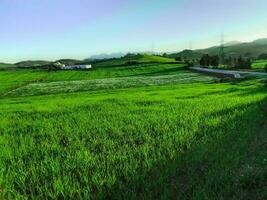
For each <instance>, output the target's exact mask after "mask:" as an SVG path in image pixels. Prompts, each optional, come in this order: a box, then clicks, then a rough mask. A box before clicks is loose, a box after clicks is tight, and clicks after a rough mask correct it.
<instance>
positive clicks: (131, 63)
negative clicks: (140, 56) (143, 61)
mask: <svg viewBox="0 0 267 200" xmlns="http://www.w3.org/2000/svg"><path fill="white" fill-rule="evenodd" d="M125 64H126V65H137V64H138V62H137V61H134V60H131V61H127V62H126V63H125Z"/></svg>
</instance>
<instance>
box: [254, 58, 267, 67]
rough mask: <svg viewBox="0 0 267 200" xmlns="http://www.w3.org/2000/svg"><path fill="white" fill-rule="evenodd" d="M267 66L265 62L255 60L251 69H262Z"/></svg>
mask: <svg viewBox="0 0 267 200" xmlns="http://www.w3.org/2000/svg"><path fill="white" fill-rule="evenodd" d="M265 66H267V60H256V61H254V62H253V63H252V68H253V69H264V68H265Z"/></svg>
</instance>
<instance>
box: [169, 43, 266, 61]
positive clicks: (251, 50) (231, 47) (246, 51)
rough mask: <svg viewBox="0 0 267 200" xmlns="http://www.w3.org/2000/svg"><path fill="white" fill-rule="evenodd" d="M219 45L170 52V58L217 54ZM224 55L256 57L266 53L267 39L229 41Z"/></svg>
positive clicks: (197, 57)
mask: <svg viewBox="0 0 267 200" xmlns="http://www.w3.org/2000/svg"><path fill="white" fill-rule="evenodd" d="M219 51H220V46H214V47H210V48H206V49H198V50H184V51H182V52H179V53H174V54H170V55H169V57H170V58H175V57H186V58H190V59H199V58H201V56H202V55H203V54H210V55H218V53H219ZM224 52H225V55H226V56H227V57H228V56H233V57H237V56H240V55H241V56H244V57H247V58H257V57H258V56H259V55H261V54H263V53H267V39H258V40H255V41H253V42H246V43H244V42H243V43H240V42H231V43H230V44H228V43H227V44H226V45H225V47H224Z"/></svg>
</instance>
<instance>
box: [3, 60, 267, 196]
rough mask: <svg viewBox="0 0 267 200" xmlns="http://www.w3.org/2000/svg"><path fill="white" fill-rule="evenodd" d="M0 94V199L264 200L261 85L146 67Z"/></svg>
mask: <svg viewBox="0 0 267 200" xmlns="http://www.w3.org/2000/svg"><path fill="white" fill-rule="evenodd" d="M0 85H1V86H0V92H1V96H0V97H1V98H0V133H1V134H0V150H1V151H0V189H1V190H0V199H1V198H2V199H110V198H112V199H240V198H241V199H265V198H266V197H267V196H266V188H267V187H266V181H265V180H266V172H267V169H266V166H267V165H266V154H267V148H266V131H267V125H266V107H267V104H266V102H267V88H266V85H265V82H264V80H243V81H241V82H235V81H234V82H228V83H218V81H216V79H214V78H212V77H207V76H203V75H199V74H196V73H192V72H189V71H187V70H185V69H183V65H182V64H166V63H158V64H152V63H145V64H138V65H134V66H127V67H118V66H117V67H114V66H108V67H106V68H105V67H100V68H96V69H94V70H93V71H60V72H47V71H41V70H15V71H0Z"/></svg>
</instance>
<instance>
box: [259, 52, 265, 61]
mask: <svg viewBox="0 0 267 200" xmlns="http://www.w3.org/2000/svg"><path fill="white" fill-rule="evenodd" d="M258 59H259V60H265V59H267V54H266V53H263V54H261V55H259V56H258Z"/></svg>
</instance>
